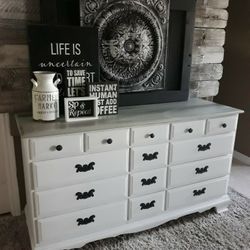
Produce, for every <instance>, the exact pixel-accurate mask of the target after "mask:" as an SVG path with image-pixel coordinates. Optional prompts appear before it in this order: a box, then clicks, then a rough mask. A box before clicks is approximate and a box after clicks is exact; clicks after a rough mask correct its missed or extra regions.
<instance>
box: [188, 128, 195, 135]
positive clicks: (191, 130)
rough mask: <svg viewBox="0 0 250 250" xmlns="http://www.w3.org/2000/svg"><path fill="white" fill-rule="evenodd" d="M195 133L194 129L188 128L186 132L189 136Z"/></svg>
mask: <svg viewBox="0 0 250 250" xmlns="http://www.w3.org/2000/svg"><path fill="white" fill-rule="evenodd" d="M193 132H194V130H193V129H192V128H188V129H187V130H186V133H189V134H192V133H193Z"/></svg>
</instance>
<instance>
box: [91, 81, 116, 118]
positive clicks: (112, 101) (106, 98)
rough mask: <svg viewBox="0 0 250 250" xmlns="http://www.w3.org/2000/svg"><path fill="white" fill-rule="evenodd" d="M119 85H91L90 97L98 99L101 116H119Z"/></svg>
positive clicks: (108, 83) (112, 83) (110, 83)
mask: <svg viewBox="0 0 250 250" xmlns="http://www.w3.org/2000/svg"><path fill="white" fill-rule="evenodd" d="M118 93H119V89H118V83H114V82H107V83H106V82H105V83H93V84H89V96H93V97H97V98H98V109H99V115H100V116H103V115H115V114H118Z"/></svg>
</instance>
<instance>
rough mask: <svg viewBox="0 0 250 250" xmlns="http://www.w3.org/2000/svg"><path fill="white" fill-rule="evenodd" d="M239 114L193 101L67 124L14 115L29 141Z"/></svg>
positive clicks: (124, 110) (136, 108) (135, 108)
mask: <svg viewBox="0 0 250 250" xmlns="http://www.w3.org/2000/svg"><path fill="white" fill-rule="evenodd" d="M239 113H243V111H242V110H239V109H235V108H232V107H228V106H224V105H220V104H216V103H213V102H208V101H204V100H201V99H196V98H195V99H190V100H189V101H187V102H175V103H164V104H153V105H152V104H151V105H143V106H131V107H122V108H120V109H119V114H118V115H115V116H105V117H100V118H99V119H97V120H92V121H79V122H70V123H67V122H65V120H64V118H60V119H58V120H56V121H53V122H42V121H34V120H33V119H32V116H31V115H17V116H16V121H17V126H18V129H19V134H20V135H21V137H23V138H29V137H38V136H50V135H60V134H68V133H77V132H86V131H95V130H103V129H113V128H122V127H131V126H141V125H149V124H156V123H168V122H179V121H188V120H189V121H190V120H195V119H205V118H210V117H211V118H212V117H219V116H223V115H224V116H226V115H232V114H239Z"/></svg>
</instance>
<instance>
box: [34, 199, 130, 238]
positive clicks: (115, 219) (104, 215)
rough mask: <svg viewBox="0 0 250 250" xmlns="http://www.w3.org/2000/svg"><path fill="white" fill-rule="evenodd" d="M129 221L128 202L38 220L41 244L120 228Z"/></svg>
mask: <svg viewBox="0 0 250 250" xmlns="http://www.w3.org/2000/svg"><path fill="white" fill-rule="evenodd" d="M126 220H127V202H126V201H123V202H119V203H114V204H111V205H106V206H101V207H95V208H91V209H87V210H82V211H78V212H75V213H71V214H66V215H61V216H56V217H51V218H46V219H41V220H38V235H39V243H41V242H42V243H46V242H55V241H58V240H60V239H62V240H65V239H70V238H76V237H78V236H82V235H88V234H91V233H97V232H101V231H102V230H107V227H108V228H112V227H116V226H120V225H123V224H125V223H126Z"/></svg>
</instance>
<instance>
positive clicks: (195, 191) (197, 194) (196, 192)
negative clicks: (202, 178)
mask: <svg viewBox="0 0 250 250" xmlns="http://www.w3.org/2000/svg"><path fill="white" fill-rule="evenodd" d="M205 193H206V188H202V189H200V190H194V191H193V196H200V195H202V194H205Z"/></svg>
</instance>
